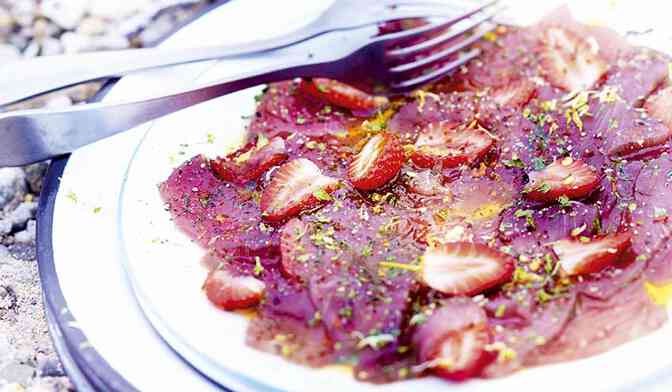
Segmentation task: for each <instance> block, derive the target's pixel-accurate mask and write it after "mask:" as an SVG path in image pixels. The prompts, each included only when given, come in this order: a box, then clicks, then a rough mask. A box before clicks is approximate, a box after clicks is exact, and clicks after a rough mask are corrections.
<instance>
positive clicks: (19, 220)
mask: <svg viewBox="0 0 672 392" xmlns="http://www.w3.org/2000/svg"><path fill="white" fill-rule="evenodd" d="M36 211H37V203H35V202H32V201H31V202H27V201H26V202H23V203H21V204H19V206H18V207H17V208H16V209H15V210H14V211H12V212H11V214H10V215H9V219H10V220H11V222H12V230H13V231H16V230H21V229H23V228H25V227H26V223H27V222H28V220H30V219H32V218H34V217H35V212H36Z"/></svg>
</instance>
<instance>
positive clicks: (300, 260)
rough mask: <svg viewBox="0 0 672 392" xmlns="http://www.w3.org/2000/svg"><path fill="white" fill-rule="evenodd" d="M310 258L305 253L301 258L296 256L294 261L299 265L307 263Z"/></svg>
mask: <svg viewBox="0 0 672 392" xmlns="http://www.w3.org/2000/svg"><path fill="white" fill-rule="evenodd" d="M310 256H311V255H310V253H306V254H303V255H301V256H298V257H297V258H296V260H298V261H299V262H301V263H305V262H306V261H308V260H309V259H310Z"/></svg>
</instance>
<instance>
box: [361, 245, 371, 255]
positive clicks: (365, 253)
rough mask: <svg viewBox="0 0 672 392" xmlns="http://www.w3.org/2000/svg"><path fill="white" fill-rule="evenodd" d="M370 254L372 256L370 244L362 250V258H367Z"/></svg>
mask: <svg viewBox="0 0 672 392" xmlns="http://www.w3.org/2000/svg"><path fill="white" fill-rule="evenodd" d="M372 254H373V247H372V246H371V244H368V245H366V246H365V247H364V248H363V249H362V256H364V257H369V256H371V255H372Z"/></svg>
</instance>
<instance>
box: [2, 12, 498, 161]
mask: <svg viewBox="0 0 672 392" xmlns="http://www.w3.org/2000/svg"><path fill="white" fill-rule="evenodd" d="M498 11H499V10H498V9H490V8H486V9H479V10H478V11H475V12H471V16H468V17H466V18H461V19H460V21H459V22H457V23H456V22H455V20H456V18H455V17H451V18H430V19H428V23H427V24H426V25H422V26H418V27H415V28H412V29H409V30H403V31H398V32H392V33H387V34H382V35H381V34H379V29H378V26H376V25H366V26H364V27H358V28H354V29H349V30H336V31H332V32H329V33H325V34H321V35H318V36H316V37H313V38H310V39H307V40H304V41H303V42H301V43H299V44H296V45H291V46H286V47H283V48H278V49H274V50H268V51H265V52H257V53H250V54H244V55H238V56H237V57H236V59H238V60H244V61H249V62H250V64H255V61H259V60H262V59H263V62H265V63H270V64H272V65H267V66H263V67H261V69H257V70H251V71H247V72H245V73H242V74H240V75H236V76H233V77H230V78H226V79H225V80H220V81H217V82H214V83H208V84H203V85H200V86H197V87H195V88H193V89H191V90H189V91H181V92H177V93H172V94H168V95H165V96H160V97H156V98H151V99H146V100H142V101H136V102H128V103H114V104H107V103H94V104H84V105H77V106H74V107H71V108H68V109H64V110H45V109H37V110H24V111H16V112H9V113H4V114H1V115H0V135H1V137H2V139H3V143H2V144H1V145H0V166H20V165H25V164H29V163H33V162H37V161H41V160H45V159H49V158H53V157H55V156H59V155H63V154H66V153H69V152H72V151H74V150H75V149H77V148H79V147H82V146H84V145H87V144H90V143H93V142H95V141H97V140H100V139H103V138H106V137H109V136H112V135H114V134H117V133H119V132H123V131H125V130H127V129H130V128H133V127H135V126H138V125H140V124H142V123H145V122H148V121H151V120H153V119H156V118H159V117H162V116H165V115H167V114H169V113H173V112H176V111H178V110H181V109H184V108H187V107H189V106H192V105H196V104H198V103H201V102H204V101H207V100H210V99H213V98H216V97H220V96H222V95H225V94H228V93H231V92H234V91H238V90H242V89H245V88H248V87H252V86H256V85H259V84H264V83H270V82H275V81H281V80H289V79H293V78H296V77H326V78H331V79H336V80H340V81H343V82H346V83H347V82H352V81H356V80H361V78H362V76H363V75H366V76H367V77H370V78H371V77H372V78H374V80H373V81H374V82H375V83H376V85H381V86H389V87H388V91H387V93H389V94H401V93H405V92H409V91H411V90H413V89H416V88H418V87H420V86H423V85H425V84H427V83H429V82H432V81H434V80H436V79H437V78H439V77H441V76H443V75H445V74H446V73H448V72H450V71H451V70H453V69H455V68H457V67H460V66H461V65H463V64H465V63H466V62H468V61H469V60H471V59H473V58H474V57H476V56H477V55H478V54H479V49H478V48H472V49H468V50H466V49H467V48H468V47H469V46H470V45H471V44H472V43H474V42H475V41H477V40H478V39H479V38H480V37H482V36H483V35H484V34H485V33H487V32H488V31H490V30H492V29H493V28H494V24H493V23H491V22H489V21H490V19H491V18H492V17H493V16H494V15H495V14H496V13H497V12H498ZM457 19H459V18H457ZM428 37H429V38H428ZM465 50H466V51H465ZM425 52H427V53H430V54H429V55H427V56H423V55H422V54H423V53H425Z"/></svg>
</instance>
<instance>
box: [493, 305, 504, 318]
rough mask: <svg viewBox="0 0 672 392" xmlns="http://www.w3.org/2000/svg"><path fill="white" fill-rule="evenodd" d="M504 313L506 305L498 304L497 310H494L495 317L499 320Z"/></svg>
mask: <svg viewBox="0 0 672 392" xmlns="http://www.w3.org/2000/svg"><path fill="white" fill-rule="evenodd" d="M504 312H506V304H499V306H497V310H495V317H497V318H501V317H502V316H504Z"/></svg>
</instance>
